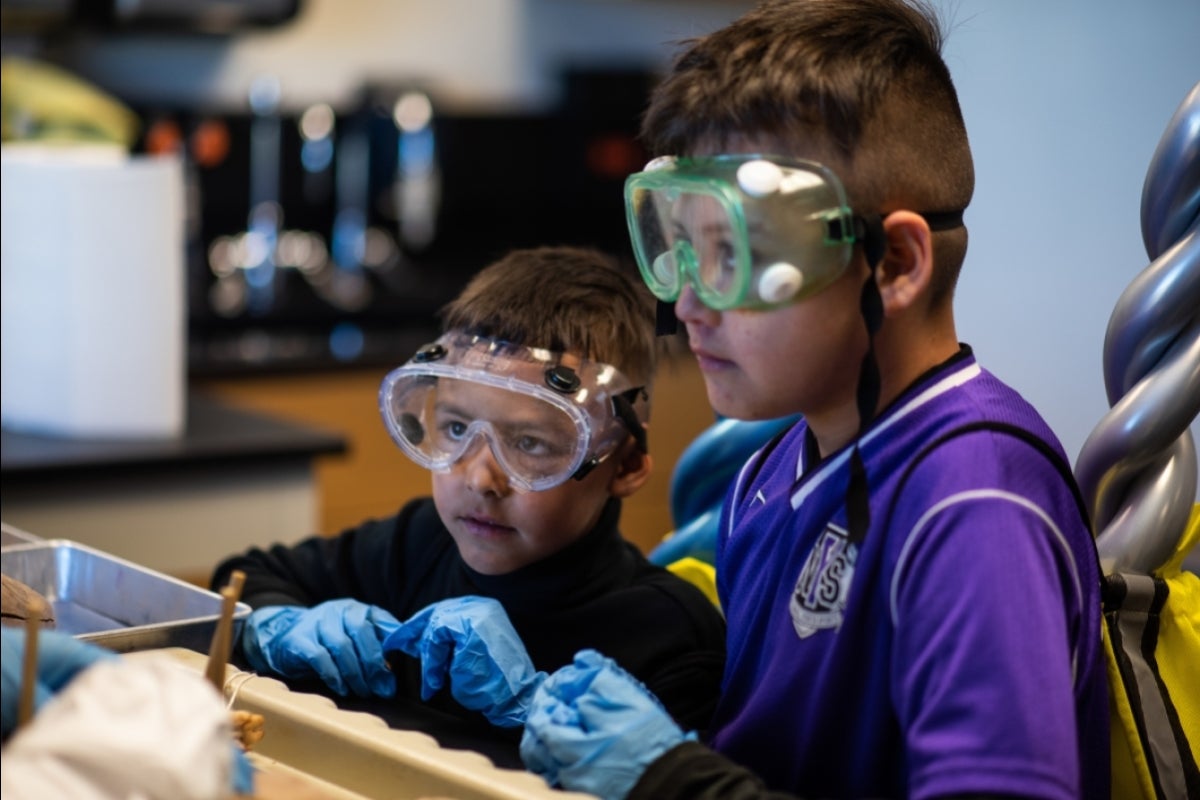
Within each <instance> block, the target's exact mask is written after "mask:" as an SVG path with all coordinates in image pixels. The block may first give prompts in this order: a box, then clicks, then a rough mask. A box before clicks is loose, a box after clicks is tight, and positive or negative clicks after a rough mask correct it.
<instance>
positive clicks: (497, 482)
mask: <svg viewBox="0 0 1200 800" xmlns="http://www.w3.org/2000/svg"><path fill="white" fill-rule="evenodd" d="M459 466H460V467H461V468H462V469H463V470H464V474H465V475H466V479H467V486H468V487H469V488H470V489H471V491H473V492H477V493H479V494H492V495H498V496H503V495H506V494H508V493H509V486H508V475H507V474H506V473H505V472H504V470H503V469H501V467H500V464H499V462H497V461H496V456H495V454H494V453H492V448H491V444H490V443H489V442H488V441H487V440H486V439H485V438H484V437H482V436H480V437H477V438H476V440H475V441H474V442H472V443H471V447H470V448H468V450H467V452H465V453H463V456H462V458H461V459H459Z"/></svg>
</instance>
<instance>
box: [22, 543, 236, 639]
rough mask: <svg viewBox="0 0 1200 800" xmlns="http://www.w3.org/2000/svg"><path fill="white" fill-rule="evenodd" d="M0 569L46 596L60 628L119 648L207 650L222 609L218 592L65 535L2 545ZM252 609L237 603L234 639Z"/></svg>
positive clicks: (56, 625) (234, 619)
mask: <svg viewBox="0 0 1200 800" xmlns="http://www.w3.org/2000/svg"><path fill="white" fill-rule="evenodd" d="M0 572H3V573H4V574H5V575H7V576H9V577H10V578H14V579H16V580H18V581H21V582H22V583H24V584H25V585H27V586H28V587H29V588H31V589H33V590H34V591H36V592H39V593H41V594H42V596H44V597H45V598H46V599H47V600H48V601H50V604H51V605H52V606H53V607H54V616H55V621H56V624H55V627H56V628H57V629H58V630H60V631H63V632H66V633H70V634H72V635H74V636H75V637H76V638H79V639H85V640H87V641H90V642H93V643H95V644H98V645H101V646H103V647H106V648H108V649H110V650H114V651H116V652H118V653H128V652H132V651H135V650H151V649H157V648H163V647H184V648H187V649H189V650H196V651H198V652H201V653H207V652H208V651H209V648H210V647H211V646H212V636H213V631H214V630H215V629H216V624H217V620H218V619H219V617H220V614H221V596H220V595H218V594H216V593H215V592H210V591H207V590H205V589H200V588H198V587H196V586H193V585H192V584H190V583H186V582H184V581H181V580H179V579H177V578H172V577H171V576H169V575H164V574H162V573H160V572H155V571H154V570H151V569H147V568H146V567H142V566H138V565H137V564H134V563H132V562H130V561H126V560H124V559H122V558H118V557H117V556H113V555H109V554H108V553H104V552H101V551H100V550H95V549H93V548H91V547H88V546H86V545H82V544H79V543H77V542H71V541H67V540H64V539H46V540H44V541H42V542H40V543H36V544H24V545H12V546H5V547H4V548H2V549H0ZM249 614H250V606H248V605H246V604H245V603H238V604H237V607H236V608H235V610H234V615H233V634H234V637H236V636H237V635H238V634H239V633H240V632H241V626H242V621H243V620H245V618H246V617H247V616H249ZM235 640H236V638H235Z"/></svg>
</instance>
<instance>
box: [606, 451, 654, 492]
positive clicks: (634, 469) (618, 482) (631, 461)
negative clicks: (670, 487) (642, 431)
mask: <svg viewBox="0 0 1200 800" xmlns="http://www.w3.org/2000/svg"><path fill="white" fill-rule="evenodd" d="M616 455H617V456H619V457H620V460H619V461H618V462H617V471H616V472H615V473H614V474H613V477H612V480H611V481H609V484H608V492H609V494H611V495H612V496H613V497H616V498H622V499H623V498H626V497H629V496H630V495H631V494H633V493H634V492H636V491H637V490H638V489H641V488H642V487H643V486H644V485H645V484H646V481H647V480H648V479H649V478H650V470H651V469H653V467H654V459H652V458H651V457H650V454H649V453H646V452H643V451H642V450H641V449H640V448H638V446H637V443H636V442H634V441H633V439H629V440H627V441H626V442H625V443H624V444H623V445H621V449H620V452H618V453H617V454H616Z"/></svg>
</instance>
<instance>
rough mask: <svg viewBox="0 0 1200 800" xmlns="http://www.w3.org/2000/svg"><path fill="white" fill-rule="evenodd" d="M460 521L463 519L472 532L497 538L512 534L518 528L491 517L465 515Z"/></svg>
mask: <svg viewBox="0 0 1200 800" xmlns="http://www.w3.org/2000/svg"><path fill="white" fill-rule="evenodd" d="M459 519H461V520H462V521H463V523H464V524H465V525H466V526H467V527H469V528H471V530H473V531H475V532H476V533H481V534H485V535H492V536H496V535H499V534H505V533H512V532H513V531H515V530H516V528H513V527H511V526H509V525H505V524H503V523H501V522H498V521H496V520H494V519H492V518H490V517H480V516H473V515H464V516H462V517H459Z"/></svg>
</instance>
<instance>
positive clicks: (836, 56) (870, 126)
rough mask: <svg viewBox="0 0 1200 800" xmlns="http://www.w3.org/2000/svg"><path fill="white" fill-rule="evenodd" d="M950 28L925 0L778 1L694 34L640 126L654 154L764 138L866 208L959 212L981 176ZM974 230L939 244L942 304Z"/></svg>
mask: <svg viewBox="0 0 1200 800" xmlns="http://www.w3.org/2000/svg"><path fill="white" fill-rule="evenodd" d="M943 38H944V35H943V32H942V28H941V23H940V22H939V20H938V17H937V14H936V12H935V11H934V9H933V8H932V7H931V6H929V5H928V3H927V2H925V0H767V1H766V2H763V3H762V4H760V5H759V6H758V7H756V8H755V9H754V10H752V11H751V12H749V13H747V14H746V15H744V16H743V17H741V18H740V19H738V20H736V21H734V22H733V23H731V24H729V25H728V26H726V27H724V28H722V29H720V30H718V31H716V32H714V33H712V34H709V35H707V36H702V37H698V38H694V39H689V40H687V41H685V42H683V44H684V45H685V48H684V50H683V52H682V53H681V54H680V55H679V56H678V57H677V58H676V60H675V63H674V65H673V67H672V70H671V72H670V74H669V75H668V76H667V77H666V79H665V80H664V81H663V82H662V83H661V84H660V85H659V86H658V87H657V88H656V89H655V91H654V93H653V95H652V97H651V101H650V105H649V108H648V109H647V111H646V114H645V117H644V118H643V121H642V131H641V135H642V139H643V142H644V143H645V145H646V147H647V148H648V149H649V151H650V152H651V153H652V154H653V155H688V154H694V153H697V152H706V153H714V152H720V151H722V150H724V149H728V148H733V147H738V146H739V145H740V144H742V143H746V142H752V143H753V144H754V145H756V146H757V147H759V148H760V149H766V148H767V147H769V148H770V149H772V150H773V151H774V152H775V154H777V155H783V156H789V155H790V156H798V157H803V158H809V159H812V160H815V161H820V162H822V163H824V164H826V165H828V166H830V167H831V168H833V170H834V171H835V172H837V173H838V175H839V177H841V179H842V181H843V183H844V184H845V186H846V192H847V193H848V195H849V199H850V203H851V205H852V206H853V207H854V209H855V211H856V212H858V213H877V212H882V213H887V212H889V211H894V210H897V209H901V208H904V209H909V210H912V211H921V212H937V211H959V210H962V209H965V208H966V206H967V204H968V203H969V202H970V200H971V194H972V192H973V191H974V186H975V172H974V166H973V164H972V160H971V150H970V145H969V144H968V142H967V133H966V128H965V126H964V124H963V118H962V111H961V109H960V108H959V104H958V95H957V93H956V91H955V89H954V83H953V81H952V80H951V78H950V72H949V70H948V69H947V67H946V64H945V62H944V61H943V60H942V56H941V47H942V42H943ZM966 244H967V236H966V229H965V228H957V229H954V230H950V231H943V232H940V233H937V234H935V236H934V254H935V264H936V270H935V278H934V288H933V292H932V298H933V300H932V302H933V304H934V305H935V306H937V305H939V304H940V303H942V302H943V301H946V300H948V299H949V297H950V296H951V295H952V294H953V290H954V285H955V283H956V282H957V279H958V272H959V269H960V268H961V266H962V261H963V257H964V256H965V254H966Z"/></svg>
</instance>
